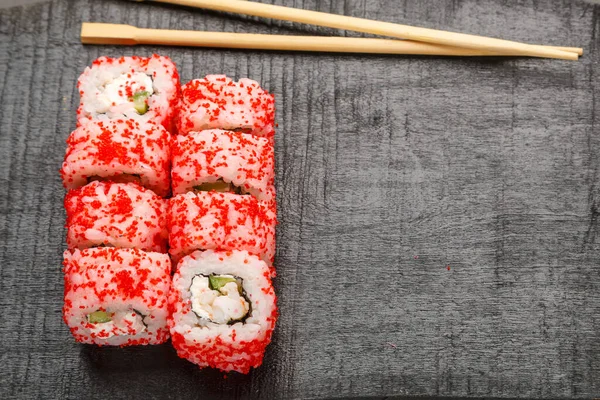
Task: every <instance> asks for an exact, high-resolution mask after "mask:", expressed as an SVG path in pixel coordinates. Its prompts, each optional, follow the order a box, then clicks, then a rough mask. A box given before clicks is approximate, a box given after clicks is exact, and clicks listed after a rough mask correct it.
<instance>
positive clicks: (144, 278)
mask: <svg viewBox="0 0 600 400" xmlns="http://www.w3.org/2000/svg"><path fill="white" fill-rule="evenodd" d="M170 272H171V260H170V259H169V257H168V256H167V255H166V254H160V253H154V252H144V251H141V250H137V249H117V248H112V247H104V248H100V247H99V248H91V249H85V250H79V249H75V250H72V251H66V252H65V253H64V273H65V302H64V307H63V318H64V320H65V322H66V324H67V325H68V326H69V328H70V330H71V333H72V334H73V337H75V340H77V341H78V342H82V343H90V344H98V345H111V346H132V345H139V344H160V343H163V342H165V341H166V340H167V339H168V337H169V333H168V330H167V321H166V319H167V314H168V303H167V295H166V293H168V291H169V288H170V282H171V279H170Z"/></svg>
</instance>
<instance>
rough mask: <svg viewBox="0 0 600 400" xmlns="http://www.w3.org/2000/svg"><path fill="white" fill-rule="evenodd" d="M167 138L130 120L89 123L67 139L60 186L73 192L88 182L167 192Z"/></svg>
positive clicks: (160, 129) (149, 126)
mask: <svg viewBox="0 0 600 400" xmlns="http://www.w3.org/2000/svg"><path fill="white" fill-rule="evenodd" d="M169 144H170V135H169V133H168V132H167V131H166V130H165V129H164V128H163V127H162V126H160V125H155V124H151V123H143V122H138V121H135V120H132V119H128V120H122V119H118V120H111V121H93V122H90V123H88V124H86V125H84V126H80V127H79V128H77V129H75V131H73V132H72V133H71V135H70V136H69V138H68V139H67V153H66V154H65V159H64V162H63V165H62V168H61V171H60V173H61V176H62V180H63V184H64V186H65V187H66V188H67V189H76V188H78V187H81V186H84V185H86V184H88V183H89V182H92V181H97V180H101V181H105V180H109V181H113V182H118V183H124V182H135V183H138V184H140V185H142V186H144V187H146V188H148V189H151V190H153V191H154V192H155V193H156V194H158V195H159V196H163V197H164V196H166V195H167V194H168V193H169V185H170V182H169V164H170V145H169Z"/></svg>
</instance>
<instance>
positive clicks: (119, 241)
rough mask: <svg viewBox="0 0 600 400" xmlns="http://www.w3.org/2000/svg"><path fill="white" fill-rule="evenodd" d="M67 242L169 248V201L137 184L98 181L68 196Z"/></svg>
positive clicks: (83, 245) (77, 245) (72, 244)
mask: <svg viewBox="0 0 600 400" xmlns="http://www.w3.org/2000/svg"><path fill="white" fill-rule="evenodd" d="M65 209H66V211H67V222H66V224H65V226H66V228H67V245H68V246H69V248H70V249H74V248H79V249H85V248H88V247H95V246H110V247H120V248H136V249H140V250H144V251H156V252H160V253H165V252H166V250H167V237H168V232H167V200H165V199H163V198H161V197H159V196H158V195H157V194H155V193H154V192H152V191H151V190H148V189H144V188H143V187H141V186H139V185H137V184H135V183H113V182H101V181H94V182H91V183H89V184H87V185H85V186H83V187H81V188H79V189H75V190H71V191H70V192H68V193H67V195H66V197H65Z"/></svg>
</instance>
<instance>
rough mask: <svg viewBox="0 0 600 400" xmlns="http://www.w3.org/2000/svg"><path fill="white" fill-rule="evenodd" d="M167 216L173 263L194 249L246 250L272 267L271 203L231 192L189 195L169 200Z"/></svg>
mask: <svg viewBox="0 0 600 400" xmlns="http://www.w3.org/2000/svg"><path fill="white" fill-rule="evenodd" d="M167 215H168V218H167V221H168V222H167V225H168V231H169V244H170V249H169V252H170V253H171V255H172V256H173V257H174V260H178V259H179V258H181V257H182V256H184V255H186V254H190V253H191V252H193V251H194V250H246V251H248V252H249V253H251V254H255V255H257V256H259V257H260V258H261V259H263V260H264V261H266V262H267V263H268V264H269V265H272V262H273V257H274V255H275V225H276V223H277V219H276V210H275V203H274V202H266V201H260V200H257V199H256V198H254V197H252V196H241V195H236V194H233V193H216V192H199V193H192V192H189V193H186V194H180V195H177V196H175V197H173V198H171V199H169V204H168V212H167ZM273 272H274V271H273Z"/></svg>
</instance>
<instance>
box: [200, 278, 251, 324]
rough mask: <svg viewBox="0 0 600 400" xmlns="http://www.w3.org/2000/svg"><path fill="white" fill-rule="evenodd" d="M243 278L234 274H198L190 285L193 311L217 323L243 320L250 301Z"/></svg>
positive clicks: (202, 317)
mask: <svg viewBox="0 0 600 400" xmlns="http://www.w3.org/2000/svg"><path fill="white" fill-rule="evenodd" d="M242 283H243V282H242V279H240V278H237V277H235V276H233V275H209V276H205V275H196V276H194V278H192V284H191V286H190V293H191V303H192V311H193V312H194V314H196V316H197V317H198V318H200V319H203V320H208V321H210V322H214V323H216V324H233V323H236V322H243V321H244V320H245V319H246V317H247V316H248V314H249V312H250V303H249V301H248V299H247V298H246V294H245V293H244V289H243V287H242Z"/></svg>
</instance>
